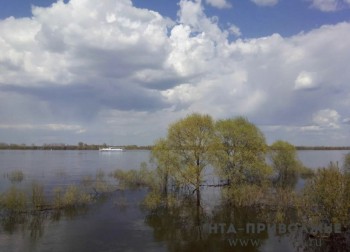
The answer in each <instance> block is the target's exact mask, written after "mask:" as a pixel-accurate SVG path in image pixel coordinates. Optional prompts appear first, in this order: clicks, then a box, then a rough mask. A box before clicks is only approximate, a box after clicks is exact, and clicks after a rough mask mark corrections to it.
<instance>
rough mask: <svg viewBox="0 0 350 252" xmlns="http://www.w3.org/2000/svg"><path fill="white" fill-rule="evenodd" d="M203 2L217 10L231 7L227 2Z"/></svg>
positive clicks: (211, 0) (214, 0)
mask: <svg viewBox="0 0 350 252" xmlns="http://www.w3.org/2000/svg"><path fill="white" fill-rule="evenodd" d="M205 2H206V3H207V4H210V5H211V6H213V7H216V8H219V9H224V8H231V7H232V5H231V4H230V3H229V2H228V1H227V0H205Z"/></svg>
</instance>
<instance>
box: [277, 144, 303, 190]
mask: <svg viewBox="0 0 350 252" xmlns="http://www.w3.org/2000/svg"><path fill="white" fill-rule="evenodd" d="M270 159H271V162H272V167H273V169H274V171H275V172H276V174H277V178H276V181H275V182H276V186H277V187H281V188H293V187H294V186H295V185H296V183H297V181H298V171H299V168H300V167H301V164H300V162H299V160H298V158H297V152H296V149H295V147H294V146H293V145H291V144H290V143H288V142H285V141H281V140H279V141H276V142H274V143H273V144H272V145H271V150H270Z"/></svg>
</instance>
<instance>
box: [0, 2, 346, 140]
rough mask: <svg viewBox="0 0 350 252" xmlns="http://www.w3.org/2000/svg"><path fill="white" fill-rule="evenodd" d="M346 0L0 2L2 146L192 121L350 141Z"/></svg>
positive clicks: (110, 136) (138, 134) (150, 135)
mask: <svg viewBox="0 0 350 252" xmlns="http://www.w3.org/2000/svg"><path fill="white" fill-rule="evenodd" d="M349 41H350V0H300V1H287V0H251V1H248V0H246V1H238V0H237V1H233V0H232V1H225V0H202V1H200V0H181V1H159V0H148V1H144V0H134V1H130V0H118V1H116V0H103V1H102V0H89V1H88V0H70V1H58V2H56V1H47V0H45V1H44V0H35V1H34V0H32V1H30V0H22V1H20V0H11V1H10V0H2V1H1V4H0V73H1V74H0V118H1V119H0V142H8V143H26V144H32V143H34V144H43V143H71V144H75V143H77V142H79V141H84V142H88V143H107V144H112V145H119V144H120V145H122V144H139V145H144V144H152V143H153V142H154V141H155V140H156V139H157V138H159V137H162V136H164V135H165V134H166V130H167V127H168V124H169V123H171V122H173V121H174V120H177V119H179V118H182V117H184V116H186V115H187V114H189V113H193V112H201V113H208V114H210V115H212V116H213V117H214V118H215V119H220V118H230V117H235V116H240V115H242V116H245V117H247V118H248V119H249V120H250V121H252V122H253V123H255V124H256V125H257V126H258V127H259V128H260V129H261V130H262V131H263V133H264V134H265V136H266V138H267V141H268V143H272V142H273V141H275V140H277V139H283V140H287V141H290V142H291V143H293V144H296V145H350V141H349V140H350V112H348V111H349V110H348V108H349V105H350V83H349V81H350V73H349V71H348V67H347V66H348V62H349V60H350V43H349Z"/></svg>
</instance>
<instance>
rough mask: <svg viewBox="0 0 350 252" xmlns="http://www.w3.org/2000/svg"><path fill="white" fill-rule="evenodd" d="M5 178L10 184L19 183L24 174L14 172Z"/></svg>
mask: <svg viewBox="0 0 350 252" xmlns="http://www.w3.org/2000/svg"><path fill="white" fill-rule="evenodd" d="M7 176H8V179H9V180H10V181H11V183H20V182H22V180H23V179H24V173H23V172H22V171H21V170H14V171H12V172H11V173H10V174H8V175H7Z"/></svg>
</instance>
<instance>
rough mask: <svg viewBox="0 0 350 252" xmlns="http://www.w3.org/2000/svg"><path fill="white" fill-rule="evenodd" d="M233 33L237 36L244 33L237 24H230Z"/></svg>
mask: <svg viewBox="0 0 350 252" xmlns="http://www.w3.org/2000/svg"><path fill="white" fill-rule="evenodd" d="M228 30H229V31H230V33H231V34H233V35H234V36H236V37H240V36H241V35H242V33H241V30H240V29H239V27H238V26H236V25H230V27H229V29H228Z"/></svg>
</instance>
